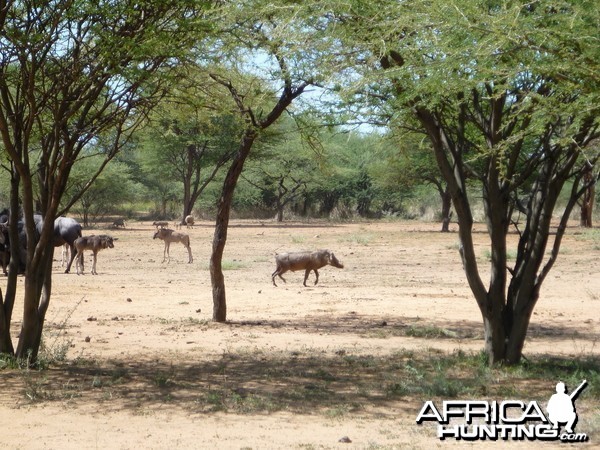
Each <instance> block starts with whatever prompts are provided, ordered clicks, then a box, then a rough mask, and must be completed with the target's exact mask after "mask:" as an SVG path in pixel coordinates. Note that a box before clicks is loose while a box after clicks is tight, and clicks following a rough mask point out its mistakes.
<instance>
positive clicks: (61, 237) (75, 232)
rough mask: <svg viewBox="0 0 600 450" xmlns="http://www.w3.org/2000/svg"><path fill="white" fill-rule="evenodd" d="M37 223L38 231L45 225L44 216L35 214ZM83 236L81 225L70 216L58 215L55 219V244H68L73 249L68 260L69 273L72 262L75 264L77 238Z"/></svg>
mask: <svg viewBox="0 0 600 450" xmlns="http://www.w3.org/2000/svg"><path fill="white" fill-rule="evenodd" d="M36 217H39V222H38V219H36V225H37V227H38V232H41V230H42V226H43V225H44V222H43V219H42V216H39V215H37V214H36V215H35V216H34V218H36ZM80 237H81V225H80V224H79V223H78V222H77V221H76V220H75V219H71V218H70V217H62V216H61V217H57V218H56V219H55V220H54V246H55V247H60V246H61V245H64V244H68V245H69V249H70V250H71V257H70V258H69V261H68V262H67V268H66V269H65V273H69V271H70V270H71V264H73V260H74V259H75V256H76V254H77V252H76V250H75V240H76V239H78V238H80Z"/></svg>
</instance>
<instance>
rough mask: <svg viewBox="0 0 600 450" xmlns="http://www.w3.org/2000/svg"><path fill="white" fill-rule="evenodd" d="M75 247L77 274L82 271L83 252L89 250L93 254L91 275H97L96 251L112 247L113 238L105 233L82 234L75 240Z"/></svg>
mask: <svg viewBox="0 0 600 450" xmlns="http://www.w3.org/2000/svg"><path fill="white" fill-rule="evenodd" d="M74 244H75V249H76V250H77V255H76V256H77V260H76V261H75V266H76V267H77V275H80V274H82V273H83V252H84V250H91V251H92V253H93V255H94V262H93V263H92V272H91V273H92V275H98V272H96V261H97V259H98V252H99V251H100V250H102V249H105V248H114V246H115V245H114V243H113V238H112V237H111V236H108V235H106V234H101V235H98V236H96V235H91V236H82V237H80V238H77V239H76V240H75V243H74ZM80 269H81V271H80Z"/></svg>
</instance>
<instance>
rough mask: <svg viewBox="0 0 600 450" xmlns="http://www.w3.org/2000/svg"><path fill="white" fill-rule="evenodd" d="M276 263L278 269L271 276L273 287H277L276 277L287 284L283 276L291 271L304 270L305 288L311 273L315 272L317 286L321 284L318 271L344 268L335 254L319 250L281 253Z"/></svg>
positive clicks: (276, 257) (276, 256)
mask: <svg viewBox="0 0 600 450" xmlns="http://www.w3.org/2000/svg"><path fill="white" fill-rule="evenodd" d="M275 263H276V264H277V267H276V269H275V272H273V274H272V275H271V279H272V280H273V285H274V286H277V284H276V283H275V277H276V276H278V277H279V278H281V279H282V280H283V282H284V283H285V282H286V281H285V279H284V278H283V277H282V276H281V275H282V274H284V273H286V272H287V271H289V270H291V271H292V272H295V271H296V270H304V283H303V284H304V286H306V280H307V279H308V275H309V274H310V271H311V270H312V271H314V272H315V276H316V280H315V285H316V284H317V283H318V282H319V272H318V270H317V269H320V268H321V267H324V266H327V265H330V266H333V267H338V268H340V269H343V268H344V265H343V264H342V263H341V262H339V261H338V259H337V258H336V257H335V255H334V254H333V252H330V251H329V250H317V251H315V252H290V253H279V254H277V255H275Z"/></svg>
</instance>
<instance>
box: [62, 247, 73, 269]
mask: <svg viewBox="0 0 600 450" xmlns="http://www.w3.org/2000/svg"><path fill="white" fill-rule="evenodd" d="M70 256H71V247H69V244H66V243H65V244H64V245H63V246H62V252H61V255H60V267H65V264H66V263H67V261H68V260H69V257H70Z"/></svg>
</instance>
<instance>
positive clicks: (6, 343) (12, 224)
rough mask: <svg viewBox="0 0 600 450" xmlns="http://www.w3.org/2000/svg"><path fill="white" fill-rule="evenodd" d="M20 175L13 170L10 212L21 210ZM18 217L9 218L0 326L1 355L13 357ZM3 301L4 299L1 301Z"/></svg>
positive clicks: (19, 253) (17, 264) (18, 251)
mask: <svg viewBox="0 0 600 450" xmlns="http://www.w3.org/2000/svg"><path fill="white" fill-rule="evenodd" d="M20 180H21V178H20V175H19V173H18V172H17V171H16V170H14V169H13V171H12V175H11V180H10V183H11V188H10V210H11V211H18V210H19V184H20ZM17 223H18V215H17V214H11V215H10V217H9V239H10V252H11V258H10V262H9V264H8V279H7V281H6V295H5V297H4V299H3V301H0V304H1V305H2V315H1V317H0V319H2V323H1V324H0V353H6V354H9V355H13V354H14V352H15V350H14V347H13V343H12V339H11V336H10V324H11V320H12V313H13V308H14V304H15V296H16V293H17V275H18V274H19V272H20V268H21V264H22V263H24V261H21V252H20V249H21V245H20V243H19V235H18V231H17V229H18V226H17ZM0 300H2V299H0Z"/></svg>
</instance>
